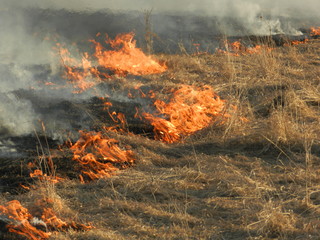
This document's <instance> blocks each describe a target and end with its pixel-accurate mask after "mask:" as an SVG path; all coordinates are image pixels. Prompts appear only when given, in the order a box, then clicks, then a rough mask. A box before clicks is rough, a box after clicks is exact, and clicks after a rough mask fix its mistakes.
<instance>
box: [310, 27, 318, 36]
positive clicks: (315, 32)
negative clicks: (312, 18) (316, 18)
mask: <svg viewBox="0 0 320 240" xmlns="http://www.w3.org/2000/svg"><path fill="white" fill-rule="evenodd" d="M310 36H312V37H317V36H320V27H317V28H315V27H312V28H311V33H310Z"/></svg>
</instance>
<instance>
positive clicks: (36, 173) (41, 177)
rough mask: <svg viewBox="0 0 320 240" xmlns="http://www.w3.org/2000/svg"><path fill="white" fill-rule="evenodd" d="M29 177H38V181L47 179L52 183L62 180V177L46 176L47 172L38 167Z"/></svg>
mask: <svg viewBox="0 0 320 240" xmlns="http://www.w3.org/2000/svg"><path fill="white" fill-rule="evenodd" d="M30 177H32V178H38V179H39V180H40V181H48V182H52V183H58V182H60V181H62V180H63V178H60V177H57V176H48V175H47V174H45V173H43V172H42V171H41V170H40V169H36V170H34V171H33V173H30Z"/></svg>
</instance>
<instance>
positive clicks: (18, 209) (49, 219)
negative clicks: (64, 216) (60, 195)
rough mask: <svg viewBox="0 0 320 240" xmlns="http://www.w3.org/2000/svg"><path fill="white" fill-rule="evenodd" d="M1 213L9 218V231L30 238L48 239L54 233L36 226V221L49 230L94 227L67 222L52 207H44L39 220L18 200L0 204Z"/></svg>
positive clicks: (32, 239)
mask: <svg viewBox="0 0 320 240" xmlns="http://www.w3.org/2000/svg"><path fill="white" fill-rule="evenodd" d="M45 201H46V200H45ZM38 202H40V203H42V202H43V201H42V200H40V201H38ZM37 205H39V204H37ZM41 205H42V204H41ZM38 207H39V206H38ZM41 207H42V206H41ZM0 213H1V214H3V215H5V216H6V217H7V218H8V222H9V223H8V224H7V228H8V230H9V232H13V233H16V234H19V235H22V236H25V237H26V238H27V239H30V240H43V239H48V238H49V237H50V236H51V234H52V232H44V231H42V230H40V229H38V228H36V226H34V223H39V224H41V225H44V226H45V227H46V229H47V230H48V229H50V230H51V229H54V230H64V229H69V228H72V229H77V230H90V229H92V228H93V227H92V226H91V225H88V226H87V225H84V224H77V223H75V222H73V221H72V222H71V223H67V222H65V221H63V220H61V219H60V218H58V217H57V216H56V214H55V213H54V211H53V209H52V208H43V209H42V215H41V220H39V219H38V218H36V217H34V216H32V214H31V213H29V210H28V209H27V208H25V207H23V206H22V205H21V203H20V202H19V201H18V200H12V201H10V202H8V203H6V205H5V206H2V205H0Z"/></svg>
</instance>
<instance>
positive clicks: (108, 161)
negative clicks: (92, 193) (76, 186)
mask: <svg viewBox="0 0 320 240" xmlns="http://www.w3.org/2000/svg"><path fill="white" fill-rule="evenodd" d="M80 134H81V136H80V139H79V140H78V141H77V142H76V143H75V144H74V145H72V146H71V148H70V149H71V151H72V152H73V160H75V161H77V162H79V163H80V164H81V167H82V168H83V170H82V173H83V174H85V175H87V176H88V177H89V179H91V180H94V179H98V178H104V177H110V176H111V175H112V173H113V172H115V171H117V170H119V169H124V168H127V167H128V166H129V165H132V164H133V163H134V161H135V158H134V154H133V152H132V151H131V150H122V149H121V148H120V147H119V144H118V141H117V140H115V139H111V138H108V137H106V136H103V134H102V133H101V132H83V131H80ZM80 179H83V176H82V175H81V176H80Z"/></svg>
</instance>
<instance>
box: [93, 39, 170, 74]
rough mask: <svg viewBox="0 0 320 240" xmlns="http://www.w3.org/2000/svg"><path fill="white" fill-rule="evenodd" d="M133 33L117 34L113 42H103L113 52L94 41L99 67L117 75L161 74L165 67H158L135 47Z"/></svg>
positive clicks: (156, 63)
mask: <svg viewBox="0 0 320 240" xmlns="http://www.w3.org/2000/svg"><path fill="white" fill-rule="evenodd" d="M133 38H134V34H133V33H126V34H119V35H118V36H116V38H115V39H114V40H112V39H109V38H107V40H106V41H105V42H106V43H107V44H109V45H110V46H111V47H112V48H113V49H115V50H106V49H105V48H104V47H103V46H102V45H101V43H98V42H96V41H94V40H91V42H92V43H93V44H94V45H95V54H94V56H95V57H96V58H97V60H98V63H99V65H100V66H102V67H105V68H107V69H111V70H113V71H115V73H116V74H118V75H126V74H128V73H130V74H133V75H149V74H155V73H162V72H164V71H166V69H167V68H166V67H165V66H162V65H160V64H159V63H158V62H156V61H155V60H153V59H152V58H151V57H149V56H146V55H145V54H144V53H143V52H142V50H141V49H139V48H137V47H136V41H135V40H133Z"/></svg>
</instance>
